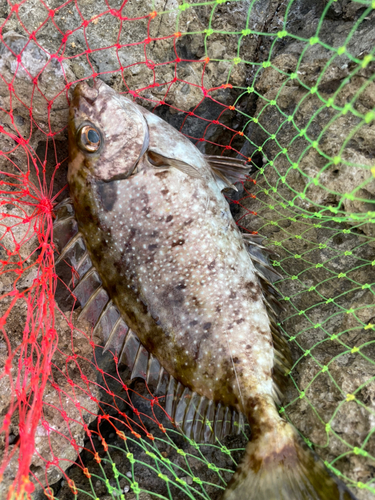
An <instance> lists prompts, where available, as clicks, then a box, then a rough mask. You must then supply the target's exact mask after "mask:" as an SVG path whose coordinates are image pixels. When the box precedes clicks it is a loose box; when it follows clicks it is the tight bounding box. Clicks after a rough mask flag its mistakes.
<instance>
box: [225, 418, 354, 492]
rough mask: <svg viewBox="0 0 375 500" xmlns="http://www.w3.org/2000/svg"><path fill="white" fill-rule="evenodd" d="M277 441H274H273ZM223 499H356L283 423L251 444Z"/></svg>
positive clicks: (291, 428)
mask: <svg viewBox="0 0 375 500" xmlns="http://www.w3.org/2000/svg"><path fill="white" fill-rule="evenodd" d="M275 438H276V439H275ZM222 500H356V497H355V496H354V495H353V494H352V493H351V492H350V491H349V490H348V489H347V488H346V486H345V485H344V484H343V483H342V482H341V481H339V480H338V479H337V478H336V477H334V476H333V475H331V473H330V472H329V471H328V469H327V468H326V467H325V466H324V464H323V462H322V461H321V460H320V459H319V458H318V457H317V456H316V455H315V454H313V453H312V452H311V450H309V449H308V448H307V447H306V446H305V445H304V444H302V442H301V440H300V438H299V437H298V435H297V433H296V431H295V430H294V428H293V427H292V426H291V425H290V424H287V423H286V422H283V425H282V426H280V428H279V429H278V431H277V433H276V430H275V429H272V430H270V431H269V432H266V433H264V434H262V435H261V436H259V437H258V438H257V439H255V440H253V441H250V442H249V443H248V445H247V448H246V453H245V457H244V459H243V461H242V463H241V464H240V466H239V467H238V469H237V471H236V472H235V473H234V475H233V478H232V480H231V481H230V483H229V484H228V487H227V489H226V490H225V493H224V496H223V499H222Z"/></svg>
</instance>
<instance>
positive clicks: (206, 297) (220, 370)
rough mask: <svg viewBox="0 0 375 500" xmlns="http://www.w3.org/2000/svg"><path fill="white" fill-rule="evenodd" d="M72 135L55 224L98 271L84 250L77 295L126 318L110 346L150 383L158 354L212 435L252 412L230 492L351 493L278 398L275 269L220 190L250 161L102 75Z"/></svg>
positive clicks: (177, 408) (305, 497)
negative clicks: (197, 135)
mask: <svg viewBox="0 0 375 500" xmlns="http://www.w3.org/2000/svg"><path fill="white" fill-rule="evenodd" d="M68 132H69V168H68V183H69V189H70V195H71V198H72V205H73V207H74V212H75V215H74V218H72V208H70V209H69V210H67V212H68V213H69V214H70V215H69V216H70V220H69V217H68V218H67V219H68V220H67V222H66V226H67V232H68V235H69V237H67V236H66V235H62V234H61V227H60V228H59V229H58V231H57V236H58V239H59V238H60V241H61V242H63V243H67V242H68V241H69V240H70V239H71V238H74V237H77V238H78V236H76V235H77V233H78V232H79V233H80V234H81V235H82V239H83V240H84V242H85V244H86V248H87V253H88V258H89V259H90V261H91V263H92V267H93V269H90V270H87V271H86V273H85V274H84V273H82V272H80V270H81V266H82V265H83V262H85V264H84V265H85V266H88V264H89V262H90V261H89V260H87V259H86V258H85V259H86V260H84V261H82V264H81V265H80V266H78V268H77V272H78V275H79V278H80V283H79V284H78V285H77V286H76V288H75V290H74V293H75V295H76V296H77V298H78V300H79V299H80V297H81V300H82V304H83V305H84V306H85V305H86V304H88V303H90V301H91V302H93V303H94V302H96V301H98V302H100V307H101V306H102V303H103V302H104V301H105V300H104V299H105V297H104V296H102V295H101V292H99V291H97V290H98V289H99V288H100V287H102V288H103V289H104V290H105V291H106V292H107V293H108V297H109V298H110V300H111V301H112V303H113V306H116V308H117V310H118V312H119V314H120V319H117V321H116V325H115V326H114V327H113V328H115V330H114V332H113V330H112V331H111V332H110V333H109V336H108V340H107V342H106V343H107V346H108V344H110V346H111V348H112V349H114V350H115V352H116V353H120V354H119V356H120V359H122V360H124V361H125V362H126V363H127V364H128V365H129V366H130V368H131V369H132V373H133V374H134V375H136V376H141V377H143V378H146V380H147V379H148V370H149V368H150V367H151V366H153V369H155V366H156V364H155V361H154V360H153V362H152V363H150V355H152V356H154V357H155V358H156V359H157V361H158V362H159V364H160V376H159V379H158V382H157V387H156V390H162V389H163V391H164V390H165V391H166V396H165V408H166V411H167V412H168V414H169V415H170V417H171V418H172V420H173V419H174V420H175V422H176V424H177V425H179V426H180V427H181V428H182V429H183V430H185V432H186V431H187V430H188V431H189V432H190V434H192V435H193V436H195V437H196V438H197V439H198V440H201V439H203V440H205V441H209V442H213V441H214V440H215V439H216V438H218V437H221V436H222V435H223V433H224V431H225V432H226V431H227V430H228V428H229V427H231V428H230V429H229V431H231V430H233V429H234V428H235V425H234V424H236V423H237V422H238V425H239V427H240V426H241V425H242V421H243V414H245V415H246V417H247V420H248V422H249V423H250V425H251V430H252V437H251V441H250V442H249V443H248V444H247V447H246V450H245V456H244V458H243V460H242V462H241V464H240V465H239V467H238V469H237V471H236V472H235V474H234V476H233V478H232V480H231V482H230V484H229V485H228V487H227V489H226V490H225V492H224V496H223V500H245V499H246V500H251V499H253V500H255V499H256V500H266V499H267V500H269V499H270V498H272V499H275V500H276V499H277V500H309V499H310V500H312V499H315V500H319V499H320V500H328V499H329V500H348V499H350V498H353V496H352V495H351V493H350V492H349V490H348V489H347V488H345V486H344V485H343V484H342V483H340V482H339V481H338V480H337V479H335V478H332V477H331V476H330V474H329V472H328V470H327V469H326V468H325V467H324V465H323V463H322V462H321V461H319V460H317V459H316V457H315V456H314V454H313V453H312V452H311V451H310V450H308V449H306V448H305V447H304V443H303V442H301V440H300V438H299V436H298V433H297V432H296V430H295V429H294V428H293V426H292V425H291V424H289V423H288V422H286V421H285V420H283V419H282V418H281V416H280V414H279V412H278V410H277V408H276V405H275V403H277V402H279V401H280V399H281V398H282V393H283V390H285V385H286V375H287V374H288V372H289V370H290V368H291V366H292V360H291V356H290V352H289V347H288V344H287V342H286V341H285V338H284V337H283V335H282V334H281V332H280V329H279V328H278V317H279V314H280V312H281V311H282V306H281V304H280V302H279V297H278V295H277V293H276V292H275V290H274V289H273V285H272V283H273V282H274V280H275V279H276V278H277V276H278V275H277V273H276V272H275V270H274V268H273V267H272V266H270V264H269V260H268V256H267V251H266V250H265V249H264V248H262V245H261V241H260V239H259V238H253V237H251V236H250V237H244V236H243V235H242V234H241V233H240V231H239V229H238V227H237V226H236V224H235V222H234V220H233V218H232V215H231V213H230V209H229V206H228V203H227V201H226V200H225V198H224V196H223V192H225V191H226V190H228V189H233V188H234V189H235V186H234V185H233V183H235V182H237V181H238V180H241V179H243V175H244V174H246V172H247V171H248V167H247V166H246V165H244V164H241V162H238V161H236V160H233V159H223V158H218V157H212V156H210V157H205V156H204V155H202V154H201V153H200V151H199V150H198V149H197V148H196V147H195V146H194V145H193V144H192V143H191V142H190V141H189V140H188V139H187V138H186V137H184V136H183V135H182V134H180V133H178V132H177V131H176V130H175V129H174V128H173V127H171V126H170V125H168V124H167V123H166V122H165V121H163V120H162V119H160V118H159V117H157V116H156V115H154V114H152V113H150V112H149V111H147V110H146V109H144V108H142V107H141V106H137V105H136V104H135V103H133V102H132V101H130V100H129V99H127V98H126V97H124V96H122V95H120V94H118V93H117V92H115V91H114V90H112V89H111V88H110V87H109V86H108V85H106V84H105V83H104V82H101V81H96V82H95V84H94V87H93V88H90V87H89V86H88V84H87V83H81V84H78V85H77V86H76V88H75V90H74V95H73V99H72V102H71V106H70V121H69V127H68ZM92 137H94V138H95V142H91V138H92ZM73 219H74V220H77V222H78V229H77V227H75V224H74V220H73ZM60 224H61V223H60ZM83 274H84V275H83ZM97 276H99V277H100V280H101V283H100V284H98V282H97V281H98V280H97ZM90 290H91V292H92V293H93V294H94V299H90V293H89V292H90ZM98 297H99V298H100V299H101V301H102V302H101V301H100V300H99V299H97V298H98ZM93 307H94V306H93ZM96 307H99V305H98V306H96ZM106 307H107V306H106ZM84 309H85V308H84ZM88 309H90V308H89V307H88ZM98 316H99V317H101V316H102V315H101V314H99V315H98V314H97V313H92V314H91V317H92V318H93V319H95V318H97V317H98ZM122 322H124V323H122ZM112 332H113V333H112ZM152 377H155V373H153V374H152V375H150V378H152ZM227 408H229V410H228V409H227ZM230 412H232V423H233V425H232V426H230V425H229V418H230ZM237 416H238V420H237ZM225 418H228V421H227V422H225Z"/></svg>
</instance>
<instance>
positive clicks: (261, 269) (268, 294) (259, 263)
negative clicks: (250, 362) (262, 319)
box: [242, 233, 293, 404]
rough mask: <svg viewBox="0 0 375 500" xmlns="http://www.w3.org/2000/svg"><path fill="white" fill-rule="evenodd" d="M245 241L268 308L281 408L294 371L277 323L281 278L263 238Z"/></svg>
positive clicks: (276, 392)
mask: <svg viewBox="0 0 375 500" xmlns="http://www.w3.org/2000/svg"><path fill="white" fill-rule="evenodd" d="M242 236H243V239H244V241H245V243H246V244H247V249H248V252H249V255H250V258H251V260H252V262H253V264H254V267H255V272H256V274H257V276H258V281H259V283H260V285H261V287H262V291H263V302H264V305H265V306H266V309H267V313H268V317H269V320H270V328H271V333H272V340H273V349H274V367H273V374H272V376H273V383H274V384H273V398H274V400H275V401H276V403H278V404H280V401H281V399H282V396H283V392H284V390H285V387H286V382H287V379H286V376H287V375H288V374H289V371H290V369H291V367H292V364H293V361H292V356H291V353H290V348H289V345H288V343H287V341H286V339H285V337H284V335H283V334H282V333H281V331H280V328H279V326H278V325H277V319H278V317H279V315H280V313H281V312H282V311H283V306H282V305H281V303H280V302H279V298H280V294H279V293H278V292H277V291H276V290H275V288H274V286H273V283H274V282H275V281H277V280H278V279H280V278H281V277H282V276H281V274H280V273H278V272H277V271H276V270H275V269H274V268H273V267H271V264H270V261H269V255H270V254H274V252H272V251H270V250H269V249H267V248H265V247H264V246H263V245H262V244H261V243H262V238H261V237H260V236H259V235H253V234H248V233H243V235H242Z"/></svg>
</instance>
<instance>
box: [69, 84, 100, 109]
mask: <svg viewBox="0 0 375 500" xmlns="http://www.w3.org/2000/svg"><path fill="white" fill-rule="evenodd" d="M100 83H101V82H100ZM98 87H99V88H100V85H99V86H98V85H96V82H95V83H94V86H93V87H90V86H89V84H88V83H87V82H80V83H78V84H77V85H76V87H75V89H74V93H73V96H74V98H76V99H82V98H83V99H85V101H87V103H88V104H90V105H93V104H94V102H95V101H96V99H97V97H98V95H99V88H98Z"/></svg>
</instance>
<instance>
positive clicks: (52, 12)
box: [48, 9, 56, 17]
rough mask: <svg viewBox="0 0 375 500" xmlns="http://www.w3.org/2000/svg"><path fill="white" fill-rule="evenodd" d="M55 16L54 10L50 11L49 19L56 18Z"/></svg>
mask: <svg viewBox="0 0 375 500" xmlns="http://www.w3.org/2000/svg"><path fill="white" fill-rule="evenodd" d="M55 14H56V12H55V11H54V10H53V9H50V11H49V12H48V17H54V16H55Z"/></svg>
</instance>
